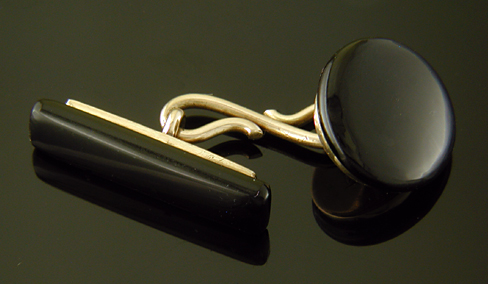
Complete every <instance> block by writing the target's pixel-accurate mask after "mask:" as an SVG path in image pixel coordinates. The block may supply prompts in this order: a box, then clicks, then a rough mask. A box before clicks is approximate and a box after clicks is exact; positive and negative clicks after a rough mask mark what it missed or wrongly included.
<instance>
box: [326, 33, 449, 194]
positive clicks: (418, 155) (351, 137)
mask: <svg viewBox="0 0 488 284" xmlns="http://www.w3.org/2000/svg"><path fill="white" fill-rule="evenodd" d="M317 101H318V107H319V110H320V111H319V113H320V118H321V119H320V123H321V127H322V129H323V131H324V132H325V134H324V136H325V139H326V140H327V144H328V145H329V146H330V147H331V149H332V151H333V152H334V154H335V156H336V157H337V158H339V160H340V162H341V164H342V166H344V167H345V168H346V169H347V170H348V171H349V172H350V173H351V174H352V175H353V176H354V177H356V178H357V179H358V180H359V181H361V182H363V183H366V184H368V185H371V186H385V187H390V188H392V187H394V188H397V189H400V190H411V189H416V188H418V187H421V186H423V185H425V184H426V183H428V182H430V181H431V180H432V179H433V178H435V177H436V176H437V175H438V174H439V172H440V171H441V170H443V168H444V166H445V164H446V161H447V160H448V159H449V158H450V154H451V151H452V147H453V146H454V136H455V130H454V129H455V126H454V113H453V110H452V106H451V102H450V99H449V96H448V94H447V91H446V90H445V88H444V86H443V84H442V82H441V81H440V79H439V78H438V76H437V74H436V73H435V71H434V70H433V69H432V68H431V67H430V66H429V65H428V63H427V62H425V61H424V60H423V59H422V58H421V57H420V56H419V55H417V54H415V53H414V52H413V51H411V50H410V49H408V48H406V47H405V46H404V45H402V44H399V43H397V42H395V41H392V40H387V39H364V40H359V41H356V42H353V43H351V44H349V45H347V46H346V47H344V48H342V49H341V50H340V51H339V52H338V53H337V54H336V55H334V57H333V59H332V60H331V61H330V62H329V64H328V65H327V66H326V67H325V68H324V71H323V74H322V78H321V81H320V86H319V92H318V95H317Z"/></svg>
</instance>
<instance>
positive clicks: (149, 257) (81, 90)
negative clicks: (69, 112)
mask: <svg viewBox="0 0 488 284" xmlns="http://www.w3.org/2000/svg"><path fill="white" fill-rule="evenodd" d="M487 13H488V7H487V6H486V4H485V3H484V2H483V1H467V2H466V1H465V2H462V3H461V2H459V3H457V2H455V1H444V2H436V3H430V2H427V1H407V2H405V1H379V0H373V1H355V0H343V1H287V2H283V1H264V2H263V1H261V2H259V1H257V2H245V1H244V2H242V1H210V2H194V1H177V2H171V3H170V2H167V1H125V2H120V1H95V2H77V1H62V2H59V3H55V2H52V3H51V2H49V3H45V2H41V1H28V0H24V1H2V2H0V26H1V27H2V28H1V29H0V43H1V44H0V66H1V67H0V94H1V97H2V98H3V103H2V104H1V105H0V116H1V118H2V123H1V124H0V127H1V133H2V135H1V136H0V139H1V145H2V149H1V150H0V154H1V156H0V157H1V159H0V161H1V162H0V165H1V172H2V176H1V178H0V184H1V191H0V226H1V228H2V234H1V237H0V255H1V257H0V283H486V282H487V281H488V241H487V240H486V236H487V235H488V229H487V226H486V224H487V223H488V206H487V205H488V191H487V190H486V189H485V183H486V177H487V176H488V167H487V160H488V150H487V147H486V146H485V144H486V141H487V140H488V132H487V131H486V130H485V129H486V125H487V124H488V115H487V114H486V110H487V109H488V99H487V96H486V94H485V93H486V92H487V91H488V83H487V80H486V74H488V67H487V66H488V55H487V53H486V48H485V47H486V35H487V31H488V23H487V21H486V15H487ZM371 37H376V38H391V39H394V40H396V41H398V42H400V43H403V44H405V46H408V47H409V48H411V49H412V50H414V51H415V52H416V53H418V54H420V55H421V56H422V58H423V59H425V60H426V61H427V62H429V63H430V65H431V66H432V68H433V69H434V70H435V71H436V72H437V74H438V75H439V78H440V79H441V80H442V83H443V86H444V87H445V89H446V90H447V92H448V93H449V95H450V100H451V102H452V106H453V109H454V112H455V125H456V140H455V144H454V148H453V154H452V159H448V160H447V161H445V165H446V167H444V168H443V170H442V171H441V172H440V173H439V175H438V176H436V178H435V179H434V180H433V181H432V182H431V183H430V184H429V186H428V187H427V188H425V190H422V191H413V192H385V191H382V190H378V189H375V188H370V187H366V186H363V185H360V184H357V183H354V182H353V181H352V180H351V179H349V178H348V177H347V176H345V175H344V174H343V173H342V172H341V171H340V170H339V169H338V168H337V167H336V166H335V165H334V163H333V162H331V161H330V159H329V158H328V156H327V155H326V154H325V153H324V152H323V151H319V150H317V149H308V148H303V147H299V146H296V145H293V144H291V143H288V142H283V141H281V140H279V139H277V138H274V137H270V136H269V135H265V137H264V138H263V139H262V140H258V141H255V142H250V141H248V140H247V139H245V138H244V137H243V136H241V135H238V134H236V135H222V136H219V137H216V138H214V139H211V140H209V141H206V142H203V143H199V144H198V146H199V147H202V148H205V149H209V150H210V151H214V152H216V153H218V154H219V155H222V156H226V157H227V158H229V159H230V160H232V161H235V162H237V163H239V164H241V165H243V166H245V167H247V168H250V169H252V170H253V171H254V172H256V174H257V177H258V179H259V180H262V181H264V182H266V184H269V185H270V188H271V191H272V196H273V198H272V201H271V212H270V219H269V225H268V226H267V230H265V231H264V232H262V233H259V234H247V233H242V232H239V231H235V230H232V229H229V228H227V227H225V226H224V227H222V226H221V225H220V224H218V223H213V222H209V220H207V219H205V218H201V216H196V215H194V214H192V213H191V212H188V211H187V210H180V209H181V208H174V207H173V206H171V204H166V203H164V202H163V203H162V202H159V201H158V200H155V199H152V198H148V196H146V195H144V194H138V193H137V192H134V191H131V190H130V189H128V188H126V187H125V186H123V185H120V184H119V183H114V182H112V181H111V180H110V179H104V178H101V177H99V176H98V175H92V173H90V172H87V171H83V170H78V169H77V168H76V167H74V168H73V167H71V166H69V165H66V163H60V161H58V160H56V159H53V157H51V156H50V155H46V153H41V152H39V151H34V147H33V146H32V144H31V142H30V140H29V117H30V113H31V109H32V107H33V106H34V104H35V103H36V102H37V101H38V100H40V99H51V100H54V101H58V102H65V101H66V100H67V99H74V100H78V101H82V102H84V103H87V104H90V105H93V106H96V107H98V108H100V109H103V110H106V111H109V112H112V113H115V114H117V115H119V116H122V117H125V118H127V119H130V120H133V121H135V122H138V123H140V124H143V125H145V126H148V127H150V128H153V129H160V126H159V113H160V110H161V108H162V107H163V106H164V104H165V103H166V102H167V101H169V100H170V99H172V98H174V97H176V96H178V95H182V94H186V93H206V94H214V95H215V96H218V97H221V98H224V99H227V100H230V101H232V102H235V103H237V104H240V105H242V106H245V107H248V108H250V109H252V110H255V111H258V112H263V111H264V110H266V109H277V110H278V111H280V112H281V113H285V114H291V113H295V112H297V111H299V110H301V109H303V108H304V107H306V106H309V105H311V104H313V103H314V99H315V96H316V93H317V90H318V86H319V79H320V74H321V70H322V69H323V67H324V66H325V65H326V64H327V63H328V62H329V60H330V59H331V58H332V56H333V55H334V54H335V53H336V52H337V51H338V50H340V49H341V48H342V47H343V46H345V45H347V44H349V43H351V42H353V41H355V40H357V39H361V38H371ZM386 63H387V62H384V64H386ZM373 75H374V74H373ZM380 75H381V74H380ZM348 78H349V79H350V77H348ZM423 78H425V77H423ZM357 82H358V81H355V80H354V81H351V82H349V83H351V84H354V83H357ZM406 87H408V85H406ZM340 90H343V89H340ZM408 99H411V101H409V103H411V104H415V102H418V101H419V100H418V99H415V98H408ZM393 105H394V102H393ZM422 106H424V107H425V106H426V102H425V101H424V102H423V103H422ZM350 107H351V108H357V109H359V111H363V110H364V109H362V108H361V107H362V106H361V105H356V104H354V105H351V106H350ZM186 112H187V115H188V116H189V117H188V118H187V121H186V125H187V126H188V127H191V126H195V125H201V124H202V123H204V122H207V121H209V120H212V119H216V118H219V117H220V116H219V115H216V114H214V113H207V112H205V111H195V110H188V111H186ZM209 117H210V119H208V118H209ZM356 122H357V123H359V124H361V121H360V120H358V121H356ZM401 122H402V120H401V118H399V117H396V120H391V121H388V122H385V123H401ZM379 125H382V124H381V123H380V124H379ZM385 125H386V124H385ZM305 127H306V128H307V129H312V128H313V126H312V127H311V125H307V126H305ZM385 127H389V128H390V129H395V125H389V124H388V125H386V126H385ZM425 127H426V129H428V131H429V132H431V135H437V134H438V133H437V134H436V133H434V132H432V131H433V129H432V128H429V126H425ZM434 130H435V129H434ZM416 131H418V132H416ZM419 132H422V130H419V129H417V130H413V133H414V134H416V135H418V133H419ZM407 134H408V133H401V134H398V136H397V137H396V138H395V139H397V138H398V137H400V138H401V139H400V143H408V144H409V145H415V143H420V142H418V140H416V139H415V137H414V136H410V135H407ZM439 135H440V134H439ZM380 140H381V141H379V143H382V142H385V143H387V142H388V140H384V139H380ZM373 142H374V141H373ZM390 142H391V141H390ZM374 143H376V142H374ZM373 154H374V155H376V154H377V153H373ZM379 154H381V153H379ZM416 155H417V156H416ZM419 155H420V154H419V153H412V155H405V156H402V157H398V156H397V157H398V158H401V159H403V161H416V162H418V158H419ZM420 156H422V155H420ZM375 157H376V156H375ZM422 157H425V156H422ZM422 157H420V158H422ZM129 158H130V157H129ZM431 162H432V161H431ZM102 170H103V169H102ZM212 172H214V170H213V169H212ZM381 172H384V171H381ZM219 186H223V185H219ZM174 190H177V188H174ZM183 190H184V189H183ZM175 192H176V191H175ZM180 193H181V192H178V194H180Z"/></svg>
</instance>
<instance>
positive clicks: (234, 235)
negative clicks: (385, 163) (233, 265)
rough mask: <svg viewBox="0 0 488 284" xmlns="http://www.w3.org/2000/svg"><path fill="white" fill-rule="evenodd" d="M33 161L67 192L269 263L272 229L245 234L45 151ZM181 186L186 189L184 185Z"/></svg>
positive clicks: (252, 261) (184, 236) (204, 243)
mask: <svg viewBox="0 0 488 284" xmlns="http://www.w3.org/2000/svg"><path fill="white" fill-rule="evenodd" d="M32 162H33V165H34V170H35V172H36V174H37V176H38V177H39V178H40V179H42V180H43V181H45V182H46V183H48V184H50V185H52V186H54V187H56V188H59V189H61V190H63V191H65V192H68V193H70V194H73V195H75V196H78V197H80V198H83V199H84V200H87V201H89V202H92V203H94V204H97V205H99V206H102V207H104V208H107V209H108V210H111V211H113V212H116V213H118V214H121V215H123V216H125V217H128V218H131V219H132V220H135V221H138V222H141V223H143V224H146V225H148V226H151V227H153V228H155V229H157V230H160V231H162V232H165V233H168V234H171V235H174V236H176V237H178V238H181V239H184V240H187V241H190V242H192V243H195V244H197V245H199V246H202V247H205V248H208V249H210V250H213V251H216V252H219V253H221V254H223V255H227V256H229V257H232V258H234V259H237V260H239V261H242V262H246V263H249V264H253V265H263V264H265V263H266V260H267V258H268V255H269V236H268V231H264V232H261V233H260V234H243V233H242V232H239V231H235V230H231V229H228V228H227V227H224V226H219V225H218V224H216V223H215V222H209V221H208V220H206V219H205V218H201V217H200V216H198V215H196V214H192V213H189V212H188V211H185V210H181V209H178V208H176V207H174V206H170V205H167V203H164V202H161V201H159V200H157V199H155V198H152V197H150V196H147V195H144V194H139V193H138V192H137V191H135V190H134V188H128V187H125V186H123V185H120V184H117V183H114V182H111V181H109V180H107V179H104V178H100V177H98V176H97V175H94V174H93V173H91V172H90V171H87V170H80V168H77V167H74V166H71V165H68V164H66V163H63V162H60V161H59V160H56V159H54V158H53V156H52V155H49V154H46V153H43V152H42V151H34V154H33V155H32ZM141 187H143V186H141ZM177 189H178V190H181V191H184V190H186V189H185V188H184V187H180V188H177Z"/></svg>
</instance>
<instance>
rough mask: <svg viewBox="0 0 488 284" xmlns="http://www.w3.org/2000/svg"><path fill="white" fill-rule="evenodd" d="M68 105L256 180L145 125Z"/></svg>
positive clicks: (72, 102)
mask: <svg viewBox="0 0 488 284" xmlns="http://www.w3.org/2000/svg"><path fill="white" fill-rule="evenodd" d="M66 105H67V106H70V107H73V108H75V109H77V110H80V111H83V112H86V113H88V114H91V115H93V116H96V117H99V118H101V119H104V120H106V121H109V122H111V123H113V124H116V125H119V126H122V127H124V128H127V129H130V130H132V131H134V132H137V133H139V134H142V135H145V136H147V137H150V138H152V139H154V140H157V141H159V142H162V143H164V144H167V145H169V146H172V147H175V148H177V149H180V150H183V151H185V152H187V153H190V154H192V155H195V156H197V157H200V158H202V159H205V160H207V161H210V162H213V163H215V164H218V165H220V166H223V167H226V168H228V169H231V170H233V171H236V172H239V173H242V174H244V175H246V176H249V177H251V178H256V173H255V172H253V171H252V170H250V169H248V168H246V167H243V166H241V165H239V164H237V163H235V162H233V161H231V160H228V159H226V158H224V157H221V156H219V155H216V154H214V153H212V152H210V151H207V150H205V149H202V148H200V147H198V146H195V145H192V144H189V143H187V142H184V141H182V140H180V139H177V138H174V137H171V136H169V135H167V134H164V133H162V132H158V131H156V130H154V129H151V128H149V127H146V126H144V125H141V124H139V123H136V122H133V121H131V120H128V119H125V118H123V117H120V116H118V115H115V114H112V113H109V112H106V111H104V110H101V109H98V108H96V107H93V106H90V105H87V104H84V103H82V102H79V101H76V100H68V101H67V102H66Z"/></svg>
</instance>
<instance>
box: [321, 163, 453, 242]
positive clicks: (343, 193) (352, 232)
mask: <svg viewBox="0 0 488 284" xmlns="http://www.w3.org/2000/svg"><path fill="white" fill-rule="evenodd" d="M451 163H452V158H451V159H450V160H449V162H448V165H447V166H446V168H445V169H444V170H443V171H442V172H441V173H440V174H439V175H438V176H437V177H436V178H435V179H434V180H433V181H432V182H431V183H430V184H428V185H426V186H424V187H423V188H419V189H417V190H415V191H411V192H398V191H385V190H384V189H381V190H380V189H376V188H372V187H369V186H365V185H362V184H359V183H357V182H355V181H353V180H351V179H350V178H348V177H347V176H346V175H345V174H344V173H342V172H341V171H340V170H339V169H337V168H317V169H316V170H315V173H314V180H313V188H312V197H313V204H312V206H313V213H314V217H315V220H316V221H317V224H318V225H319V227H320V228H321V229H322V230H323V231H324V232H325V233H326V234H327V235H329V236H330V237H331V238H333V239H334V240H337V241H339V242H341V243H344V244H348V245H354V246H367V245H374V244H379V243H382V242H386V241H388V240H391V239H393V238H395V237H397V236H399V235H401V234H403V233H404V232H406V231H407V230H409V229H410V228H411V227H413V226H414V225H415V224H417V223H418V222H419V221H420V220H421V219H422V218H423V217H424V216H425V215H427V213H428V212H429V211H430V210H431V209H432V207H433V206H434V205H435V203H436V202H437V200H438V199H439V197H440V196H441V194H442V192H443V191H444V188H445V186H446V184H447V181H448V179H449V175H450V172H451Z"/></svg>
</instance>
